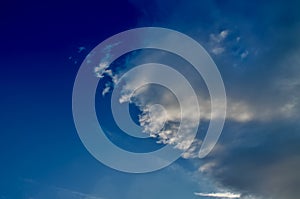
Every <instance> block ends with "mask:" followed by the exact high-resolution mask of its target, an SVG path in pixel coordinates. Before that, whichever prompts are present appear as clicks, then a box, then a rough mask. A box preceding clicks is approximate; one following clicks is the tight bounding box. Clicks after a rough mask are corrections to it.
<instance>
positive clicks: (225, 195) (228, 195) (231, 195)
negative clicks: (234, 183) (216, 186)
mask: <svg viewBox="0 0 300 199" xmlns="http://www.w3.org/2000/svg"><path fill="white" fill-rule="evenodd" d="M194 194H195V195H196V196H202V197H214V198H240V197H241V194H234V193H230V192H226V193H197V192H196V193H194Z"/></svg>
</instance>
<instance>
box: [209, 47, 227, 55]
mask: <svg viewBox="0 0 300 199" xmlns="http://www.w3.org/2000/svg"><path fill="white" fill-rule="evenodd" d="M224 51H225V48H223V47H215V48H213V49H212V50H211V52H212V53H213V54H215V55H219V54H222V53H223V52H224Z"/></svg>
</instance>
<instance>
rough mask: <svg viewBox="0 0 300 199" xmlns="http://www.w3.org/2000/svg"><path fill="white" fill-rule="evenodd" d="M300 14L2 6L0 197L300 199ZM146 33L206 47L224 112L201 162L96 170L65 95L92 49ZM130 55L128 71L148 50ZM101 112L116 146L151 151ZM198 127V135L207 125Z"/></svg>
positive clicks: (117, 5)
mask: <svg viewBox="0 0 300 199" xmlns="http://www.w3.org/2000/svg"><path fill="white" fill-rule="evenodd" d="M299 7H300V2H299V1H296V0H289V1H279V0H277V1H272V2H271V1H270V2H269V1H263V2H262V1H221V0H220V1H219V0H214V1H209V0H204V1H196V0H194V1H192V0H191V1H183V0H179V1H172V0H163V1H162V0H161V1H160V0H153V1H145V0H129V1H126V0H124V1H121V0H120V1H116V0H115V1H69V2H68V1H57V2H56V1H9V2H1V3H0V27H1V31H0V34H1V37H0V41H1V48H0V52H1V53H0V66H1V73H0V87H1V98H0V99H1V115H0V119H1V123H0V130H1V132H0V199H14V198H18V199H48V198H49V199H56V198H58V199H60V198H62V199H77V198H84V199H120V198H123V199H141V198H142V199H153V198H156V199H165V198H171V199H183V198H184V199H186V198H187V199H190V198H191V199H196V198H230V197H234V196H235V197H238V196H239V198H244V199H271V198H274V199H298V198H299V196H300V189H299V186H300V172H299V168H300V144H299V143H300V132H299V131H300V123H299V119H300V117H299V116H300V114H299V110H300V95H299V93H300V68H299V67H300V39H299V35H300V13H299V11H298V10H299ZM145 26H158V27H165V28H170V29H174V30H177V31H180V32H183V33H185V34H187V35H189V36H190V37H192V38H193V39H195V40H196V41H198V42H199V43H200V44H202V45H203V46H204V48H205V49H206V50H207V51H208V53H209V54H210V55H211V57H212V58H213V59H214V61H215V63H216V64H217V66H218V69H219V71H220V73H221V75H222V77H223V80H224V84H225V87H226V92H227V96H228V112H227V118H226V123H225V127H224V130H223V133H222V135H221V137H220V140H219V141H218V144H217V146H216V147H215V149H214V150H213V151H212V152H211V153H210V154H209V156H208V157H206V158H204V159H199V158H197V157H194V156H193V155H191V156H190V157H188V158H180V159H179V160H177V161H176V162H174V163H173V164H171V165H170V166H168V167H166V168H164V169H162V170H159V171H155V172H152V173H146V174H128V173H122V172H119V171H116V170H113V169H111V168H109V167H107V166H105V165H103V164H102V163H100V162H98V161H97V160H96V159H95V158H94V157H93V156H91V154H89V153H88V151H87V150H86V149H85V147H84V145H83V144H82V143H81V141H80V139H79V137H78V135H77V132H76V129H75V126H74V122H73V117H72V89H73V83H74V80H75V77H76V74H77V71H78V69H79V67H80V64H81V62H82V61H83V59H84V58H85V56H86V55H88V53H89V52H90V51H91V50H92V49H93V48H94V47H95V46H96V45H98V44H99V43H100V42H102V41H103V40H105V39H106V38H108V37H110V36H112V35H114V34H116V33H119V32H121V31H124V30H127V29H131V28H136V27H145ZM130 56H131V57H133V60H132V61H128V62H127V61H126V63H125V65H126V66H129V65H130V64H132V63H135V62H136V58H138V59H139V60H145V59H147V58H149V57H150V58H153V57H154V58H155V53H154V52H139V53H138V54H137V55H136V54H133V55H129V57H130ZM125 60H126V59H125ZM160 61H163V62H165V63H180V60H177V59H176V58H174V57H173V58H168V59H167V60H160ZM120 62H121V63H123V62H124V60H123V62H122V60H121V61H120ZM119 65H120V64H119ZM121 65H122V64H121ZM112 67H115V68H114V70H115V71H117V70H119V68H118V66H117V64H116V66H112ZM100 83H101V82H100ZM104 84H105V83H103V82H102V84H100V85H99V88H100V89H101V88H103V87H104ZM199 87H200V86H199ZM99 93H100V94H99V96H98V97H97V98H99V99H100V98H101V99H100V100H103V101H104V102H105V101H106V102H107V99H106V98H107V96H105V97H102V96H101V91H99ZM108 97H109V95H108ZM103 101H102V102H103ZM101 104H102V103H99V105H98V106H99V107H98V108H99V109H101V108H102V109H104V108H105V107H102V106H101ZM133 109H134V107H133ZM104 111H105V113H106V114H107V117H106V118H104V119H103V121H100V123H103V124H104V126H105V127H106V128H107V130H108V131H109V133H113V134H114V135H115V136H116V137H115V138H116V139H115V140H114V141H115V142H116V143H117V144H118V145H119V146H121V147H124V148H127V149H131V150H138V151H143V150H149V148H147V147H148V146H147V147H146V146H143V145H142V144H139V142H138V141H137V140H136V139H132V138H129V137H125V136H123V135H122V134H120V132H119V130H118V129H117V128H116V127H114V126H113V124H114V122H113V120H112V118H111V117H110V116H109V111H108V110H104ZM133 113H135V114H137V113H138V111H137V110H133ZM201 125H202V126H201V127H200V129H199V134H200V132H201V131H203V130H205V129H206V128H207V122H203V123H202V124H201ZM201 136H202V135H198V136H197V137H198V138H199V139H201ZM149 144H150V147H159V146H160V145H159V146H157V145H154V146H153V145H151V144H153V143H152V142H151V143H150V142H149Z"/></svg>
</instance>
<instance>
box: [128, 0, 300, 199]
mask: <svg viewBox="0 0 300 199" xmlns="http://www.w3.org/2000/svg"><path fill="white" fill-rule="evenodd" d="M132 2H133V3H134V5H135V6H136V7H137V8H140V9H141V10H143V16H142V17H141V18H140V25H141V26H147V25H149V24H150V25H152V26H163V27H167V28H173V29H176V30H178V31H182V32H184V33H187V34H188V35H191V36H192V37H193V38H194V39H196V40H197V41H199V42H200V43H201V44H202V45H203V46H204V47H205V48H206V49H207V50H208V51H209V52H210V53H212V54H213V55H218V56H214V61H215V62H216V64H217V66H218V67H219V70H220V72H221V74H222V77H223V80H224V83H225V86H226V89H227V90H226V92H227V96H228V106H227V118H226V119H227V121H226V124H225V128H224V131H223V133H222V135H221V138H220V140H219V143H218V146H217V148H215V150H214V151H213V152H212V153H211V154H210V156H209V157H207V159H205V161H206V162H204V163H203V162H201V165H200V166H199V167H198V168H199V173H200V174H203V173H204V174H206V175H207V176H209V177H210V179H213V180H215V181H216V183H217V184H220V185H221V186H223V187H229V188H233V190H236V191H237V192H238V193H241V198H264V199H266V198H272V199H281V198H285V199H296V198H299V195H300V192H299V188H298V187H299V185H300V181H299V179H300V177H299V172H298V168H299V167H300V160H299V155H300V154H299V153H300V151H299V142H300V137H299V131H300V126H299V122H298V121H299V119H300V114H299V110H300V97H299V93H300V81H299V79H300V73H299V66H300V59H299V52H300V40H299V37H298V35H299V33H300V27H299V23H298V21H299V18H300V16H299V12H298V10H297V8H298V7H299V2H297V1H291V2H290V3H288V4H285V3H284V2H281V1H274V2H272V3H271V4H269V3H265V2H262V1H261V2H257V1H248V2H246V3H245V2H235V3H232V4H230V3H229V4H223V3H222V2H219V1H204V2H203V1H201V3H199V2H198V1H192V2H190V3H189V4H187V3H186V2H185V1H179V2H178V3H176V4H172V2H171V1H152V3H151V5H153V6H149V7H144V6H143V3H142V2H143V1H141V0H139V1H134V0H132ZM203 4H205V6H203ZM170 5H171V6H170ZM166 9H168V10H170V12H168V14H164V13H165V12H162V11H164V10H166ZM250 12H251V13H256V14H255V15H249V13H250ZM283 19H284V20H283ZM225 30H226V31H225ZM222 31H225V32H222ZM151 58H153V56H151V54H150V55H148V58H147V59H148V60H151ZM163 59H164V58H163V57H161V58H160V59H158V61H159V60H163ZM176 61H177V60H176ZM176 61H174V62H176ZM169 64H170V63H169ZM171 64H173V62H172V63H171ZM147 75H148V74H146V75H144V76H147ZM187 76H190V74H188V75H187ZM128 83H130V82H128ZM200 85H201V84H200V83H197V86H196V87H195V88H196V89H195V90H203V88H202V87H201V86H200ZM183 92H184V91H183ZM124 94H125V93H124ZM197 94H198V99H199V101H200V109H201V118H202V119H203V120H210V119H215V118H218V114H217V113H216V114H215V115H211V113H210V108H209V107H210V101H209V97H207V96H206V95H205V94H203V93H202V92H199V93H197ZM124 96H125V95H124ZM152 98H154V97H152ZM187 98H188V96H187ZM124 99H125V100H128V98H124ZM141 99H142V98H140V99H139V100H141ZM146 99H151V97H148V98H146V97H145V99H144V100H145V102H146ZM163 101H164V100H163V99H161V102H163ZM171 104H172V103H171ZM175 104H176V103H175V102H174V105H175ZM193 108H194V107H193V105H190V106H189V107H187V109H188V110H191V112H192V111H193ZM166 109H167V110H166V112H167V113H168V116H162V117H157V118H155V119H156V120H157V121H155V119H154V120H152V121H150V120H148V119H149V117H147V114H148V113H149V112H148V110H147V109H144V110H143V113H144V116H145V117H142V121H143V122H144V124H143V125H144V127H145V129H146V128H147V130H148V131H149V132H151V131H152V132H155V130H151V129H155V128H156V125H155V124H157V128H158V127H159V126H160V125H161V124H162V123H163V122H162V121H165V124H169V126H168V128H165V129H163V131H162V132H163V133H162V134H160V135H158V134H157V136H160V138H161V140H162V141H165V140H168V139H171V138H172V135H173V134H172V130H175V129H176V122H173V123H171V121H177V119H178V117H177V116H176V112H174V108H173V107H172V106H170V107H167V108H166ZM175 110H176V109H175ZM172 111H173V112H172ZM191 118H192V117H191ZM191 121H192V120H191ZM151 122H153V123H152V124H151V125H149V126H147V125H148V124H150V123H151ZM171 124H172V125H171ZM173 141H174V140H173ZM177 141H179V140H177ZM173 143H174V142H173ZM199 144H201V139H199ZM195 147H197V144H196V146H194V145H193V144H192V146H191V149H193V150H191V151H189V153H188V154H187V155H186V158H191V157H194V156H193V151H194V150H196V149H194V148H195ZM193 160H194V161H197V158H194V159H193ZM200 174H199V175H200ZM203 193H205V192H204V191H203ZM209 193H213V192H209ZM215 193H219V192H215Z"/></svg>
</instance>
